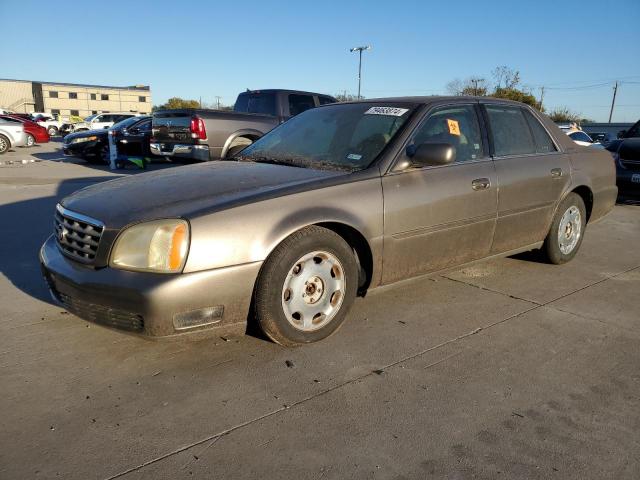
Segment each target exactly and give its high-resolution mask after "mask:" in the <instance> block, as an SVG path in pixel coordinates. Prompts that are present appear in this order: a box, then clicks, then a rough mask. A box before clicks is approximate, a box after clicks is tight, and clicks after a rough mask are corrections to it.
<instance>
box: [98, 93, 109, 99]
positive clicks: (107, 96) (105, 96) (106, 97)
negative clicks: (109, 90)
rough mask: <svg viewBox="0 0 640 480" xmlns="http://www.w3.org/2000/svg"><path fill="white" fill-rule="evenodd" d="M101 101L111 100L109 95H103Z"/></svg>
mask: <svg viewBox="0 0 640 480" xmlns="http://www.w3.org/2000/svg"><path fill="white" fill-rule="evenodd" d="M100 100H109V95H107V94H105V93H103V94H101V95H100Z"/></svg>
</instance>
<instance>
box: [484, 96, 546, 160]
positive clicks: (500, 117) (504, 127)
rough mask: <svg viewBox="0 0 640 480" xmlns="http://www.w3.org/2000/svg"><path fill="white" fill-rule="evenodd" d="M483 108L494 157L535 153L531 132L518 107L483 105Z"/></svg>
mask: <svg viewBox="0 0 640 480" xmlns="http://www.w3.org/2000/svg"><path fill="white" fill-rule="evenodd" d="M485 108H486V109H487V115H488V116H489V123H490V124H491V135H492V138H493V145H494V149H495V154H496V156H498V157H501V156H506V155H526V154H530V153H536V146H535V143H534V141H533V137H532V136H531V131H530V130H529V126H528V125H527V121H526V119H525V118H524V114H523V112H522V110H521V109H520V108H519V107H508V106H502V105H485Z"/></svg>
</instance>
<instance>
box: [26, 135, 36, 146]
mask: <svg viewBox="0 0 640 480" xmlns="http://www.w3.org/2000/svg"><path fill="white" fill-rule="evenodd" d="M35 144H36V139H35V138H34V136H33V135H31V134H30V133H27V144H26V146H27V147H33V146H34V145H35Z"/></svg>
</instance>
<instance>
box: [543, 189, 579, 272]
mask: <svg viewBox="0 0 640 480" xmlns="http://www.w3.org/2000/svg"><path fill="white" fill-rule="evenodd" d="M586 221H587V212H586V208H585V206H584V201H583V200H582V197H581V196H580V195H578V194H577V193H573V192H572V193H570V194H569V195H567V196H566V197H565V199H564V200H563V201H562V202H560V205H559V206H558V210H557V211H556V214H555V216H554V217H553V222H552V223H551V229H550V230H549V234H548V235H547V238H546V239H545V241H544V245H543V247H542V250H543V252H544V253H545V255H546V257H547V260H549V262H551V263H554V264H556V265H560V264H562V263H566V262H568V261H569V260H571V259H573V257H575V256H576V253H578V249H579V248H580V245H581V244H582V239H583V238H584V230H585V227H586V223H587V222H586Z"/></svg>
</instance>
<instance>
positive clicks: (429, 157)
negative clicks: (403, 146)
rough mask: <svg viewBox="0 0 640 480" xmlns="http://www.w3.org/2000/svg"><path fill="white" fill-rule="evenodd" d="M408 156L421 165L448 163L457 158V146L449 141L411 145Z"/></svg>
mask: <svg viewBox="0 0 640 480" xmlns="http://www.w3.org/2000/svg"><path fill="white" fill-rule="evenodd" d="M407 156H408V157H409V158H410V159H411V161H412V163H413V164H415V165H419V166H421V167H430V166H436V165H448V164H450V163H453V162H455V160H456V147H454V146H453V145H451V144H449V143H428V142H427V143H421V144H420V145H418V146H415V145H409V146H408V147H407Z"/></svg>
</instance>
